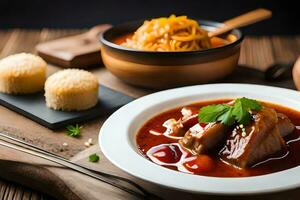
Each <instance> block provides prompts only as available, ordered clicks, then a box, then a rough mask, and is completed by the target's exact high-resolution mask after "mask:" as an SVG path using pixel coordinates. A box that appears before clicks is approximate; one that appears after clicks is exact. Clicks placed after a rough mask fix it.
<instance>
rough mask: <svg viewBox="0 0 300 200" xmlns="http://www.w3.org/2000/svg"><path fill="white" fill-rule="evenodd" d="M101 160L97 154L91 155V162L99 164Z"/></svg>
mask: <svg viewBox="0 0 300 200" xmlns="http://www.w3.org/2000/svg"><path fill="white" fill-rule="evenodd" d="M99 159H100V157H99V156H98V155H97V154H96V153H94V154H91V155H90V156H89V161H90V162H98V161H99Z"/></svg>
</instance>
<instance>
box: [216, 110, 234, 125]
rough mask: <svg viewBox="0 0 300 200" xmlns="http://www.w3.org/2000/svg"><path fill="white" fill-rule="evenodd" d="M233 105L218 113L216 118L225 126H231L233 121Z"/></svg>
mask: <svg viewBox="0 0 300 200" xmlns="http://www.w3.org/2000/svg"><path fill="white" fill-rule="evenodd" d="M232 111H233V107H230V108H229V109H228V111H226V112H225V113H223V114H222V115H220V116H219V117H218V119H217V121H220V122H221V123H222V124H225V125H226V126H232V125H233V124H234V122H235V118H234V116H233V114H232Z"/></svg>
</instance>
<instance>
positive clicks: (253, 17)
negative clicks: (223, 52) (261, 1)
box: [208, 8, 272, 37]
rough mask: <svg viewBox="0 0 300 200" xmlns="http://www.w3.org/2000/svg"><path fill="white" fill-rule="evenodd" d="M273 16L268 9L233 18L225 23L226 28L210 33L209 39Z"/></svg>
mask: <svg viewBox="0 0 300 200" xmlns="http://www.w3.org/2000/svg"><path fill="white" fill-rule="evenodd" d="M271 16H272V12H271V11H270V10H267V9H262V8H259V9H256V10H253V11H250V12H248V13H245V14H243V15H240V16H238V17H235V18H232V19H230V20H227V21H225V22H224V24H225V25H224V26H222V27H220V28H217V29H216V30H214V31H212V32H209V33H208V36H209V37H214V36H217V35H221V34H223V33H226V32H228V31H230V30H232V29H235V28H239V27H243V26H247V25H250V24H254V23H256V22H259V21H262V20H265V19H268V18H270V17H271Z"/></svg>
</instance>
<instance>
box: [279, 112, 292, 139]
mask: <svg viewBox="0 0 300 200" xmlns="http://www.w3.org/2000/svg"><path fill="white" fill-rule="evenodd" d="M277 116H278V122H277V125H278V128H279V132H280V135H281V136H282V137H285V136H287V135H288V134H290V133H292V132H293V131H294V129H295V125H294V124H293V123H292V122H291V120H290V119H289V118H288V117H287V116H286V115H284V114H282V113H277Z"/></svg>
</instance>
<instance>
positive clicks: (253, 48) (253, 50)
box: [239, 37, 274, 71]
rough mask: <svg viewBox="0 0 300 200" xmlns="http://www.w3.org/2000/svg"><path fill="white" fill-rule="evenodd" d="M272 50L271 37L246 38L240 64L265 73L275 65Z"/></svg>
mask: <svg viewBox="0 0 300 200" xmlns="http://www.w3.org/2000/svg"><path fill="white" fill-rule="evenodd" d="M272 48H273V47H272V42H271V39H270V38H269V37H246V38H245V40H244V42H243V44H242V48H241V55H240V60H239V64H240V65H245V66H248V67H251V68H255V69H258V70H262V71H264V70H266V69H267V68H268V66H270V65H271V64H273V63H274V56H273V52H272Z"/></svg>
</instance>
